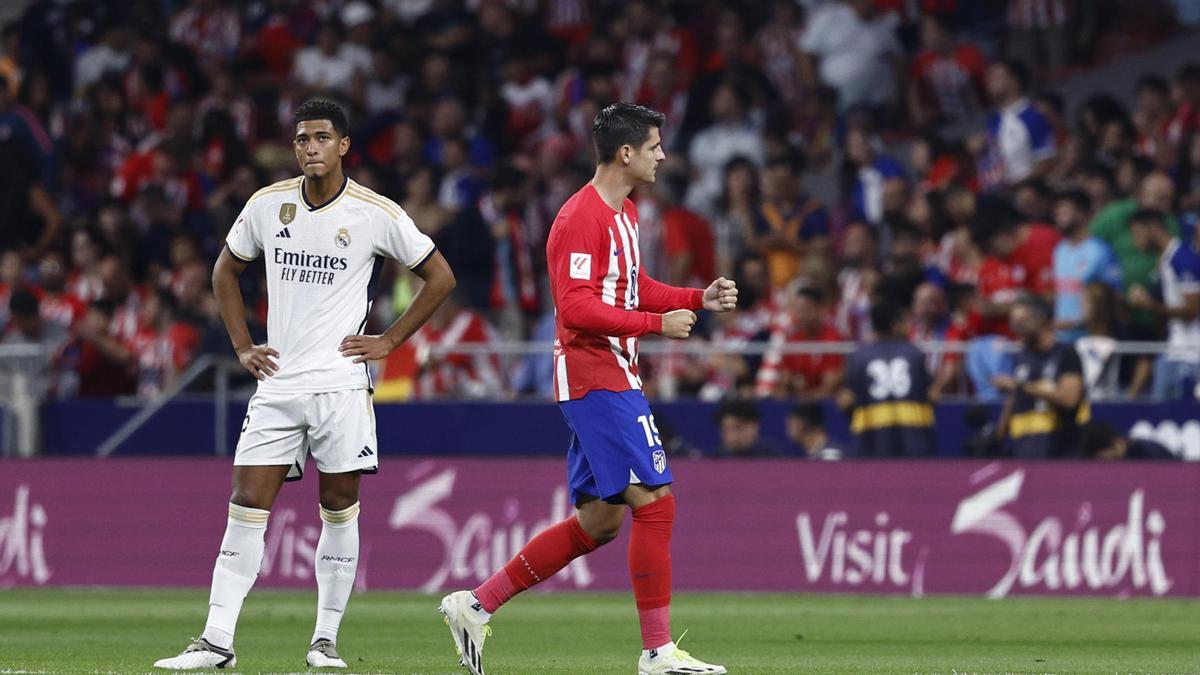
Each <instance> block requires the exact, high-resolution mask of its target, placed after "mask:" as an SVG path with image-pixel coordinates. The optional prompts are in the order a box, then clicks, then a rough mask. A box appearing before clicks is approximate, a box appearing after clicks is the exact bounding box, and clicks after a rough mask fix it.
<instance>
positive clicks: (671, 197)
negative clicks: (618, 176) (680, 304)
mask: <svg viewBox="0 0 1200 675" xmlns="http://www.w3.org/2000/svg"><path fill="white" fill-rule="evenodd" d="M657 188H658V189H657V190H656V194H657V196H658V197H659V199H660V201H661V202H662V209H663V211H662V216H661V218H662V227H663V232H662V239H663V249H664V251H665V253H666V260H667V265H668V267H667V270H666V274H665V275H664V276H665V279H664V281H665V282H666V283H668V284H670V285H672V286H682V287H687V288H696V287H700V286H703V285H704V280H705V279H715V278H716V274H717V272H716V267H717V262H716V242H715V241H714V240H713V234H712V229H711V228H710V227H709V225H708V221H707V220H705V219H704V218H702V217H700V216H699V215H697V214H696V213H694V212H692V211H689V210H688V209H687V208H686V207H685V206H684V205H683V204H682V199H683V195H684V193H685V192H686V190H687V176H686V175H684V174H682V173H680V172H678V171H675V172H668V173H667V174H666V175H665V176H663V177H662V179H661V180H659V181H658V185H657Z"/></svg>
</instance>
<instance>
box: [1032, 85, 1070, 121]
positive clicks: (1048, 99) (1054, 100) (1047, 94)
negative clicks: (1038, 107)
mask: <svg viewBox="0 0 1200 675" xmlns="http://www.w3.org/2000/svg"><path fill="white" fill-rule="evenodd" d="M1037 102H1038V103H1045V104H1046V105H1047V106H1050V108H1052V109H1053V110H1054V112H1055V113H1057V114H1058V115H1059V116H1060V117H1061V116H1062V115H1064V114H1066V112H1067V104H1066V102H1065V101H1063V97H1062V95H1061V94H1059V93H1058V92H1056V91H1050V90H1049V89H1047V90H1044V91H1040V92H1038V95H1037Z"/></svg>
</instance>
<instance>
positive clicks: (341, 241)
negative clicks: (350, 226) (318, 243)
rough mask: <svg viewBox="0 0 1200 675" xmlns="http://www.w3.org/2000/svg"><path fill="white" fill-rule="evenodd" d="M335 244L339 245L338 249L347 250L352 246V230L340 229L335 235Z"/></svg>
mask: <svg viewBox="0 0 1200 675" xmlns="http://www.w3.org/2000/svg"><path fill="white" fill-rule="evenodd" d="M333 243H334V244H337V247H338V248H346V247H347V246H349V245H350V230H347V229H346V228H344V227H343V228H339V229H338V231H337V234H335V235H333Z"/></svg>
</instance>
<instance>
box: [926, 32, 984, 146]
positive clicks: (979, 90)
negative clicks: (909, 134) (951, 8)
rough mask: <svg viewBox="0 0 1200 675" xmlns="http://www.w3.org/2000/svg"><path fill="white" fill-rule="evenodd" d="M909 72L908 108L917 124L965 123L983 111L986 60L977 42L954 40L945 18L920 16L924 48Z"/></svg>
mask: <svg viewBox="0 0 1200 675" xmlns="http://www.w3.org/2000/svg"><path fill="white" fill-rule="evenodd" d="M910 72H911V75H912V79H911V80H910V82H909V90H908V109H909V114H910V115H911V116H912V120H913V122H914V123H915V124H916V126H918V127H922V126H926V125H928V124H932V123H936V122H945V123H951V124H953V123H959V122H966V121H968V120H970V119H971V118H972V117H974V116H975V115H977V114H978V113H979V112H980V111H981V110H983V102H984V101H985V100H987V96H986V91H987V89H986V84H985V82H986V76H987V60H986V59H985V58H984V56H983V52H981V51H979V48H977V47H975V46H974V45H970V44H959V43H957V42H956V41H955V39H954V35H953V33H952V31H951V30H950V27H949V25H948V23H947V20H946V18H945V17H943V16H941V15H938V14H926V15H925V16H923V17H921V50H920V51H918V52H917V54H916V56H915V57H914V58H913V61H912V66H911V68H910Z"/></svg>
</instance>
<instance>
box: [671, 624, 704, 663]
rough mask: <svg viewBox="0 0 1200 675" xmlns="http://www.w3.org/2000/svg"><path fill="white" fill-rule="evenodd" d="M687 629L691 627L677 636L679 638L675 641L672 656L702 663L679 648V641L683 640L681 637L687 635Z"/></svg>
mask: <svg viewBox="0 0 1200 675" xmlns="http://www.w3.org/2000/svg"><path fill="white" fill-rule="evenodd" d="M688 630H691V629H690V628H689V629H686V630H684V631H683V633H682V634H681V635H680V636H679V639H678V640H676V641H675V654H674V656H676V657H677V658H680V659H683V660H685V661H695V662H696V663H703V662H702V661H701V660H700V659H698V658H696V657H694V656H692V655H691V654H689V653H688V652H686V651H684V650H682V649H680V648H679V643H681V642H683V638H684V637H686V636H687V634H688Z"/></svg>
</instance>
